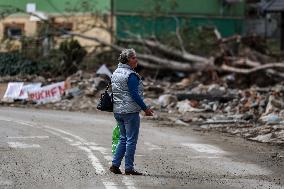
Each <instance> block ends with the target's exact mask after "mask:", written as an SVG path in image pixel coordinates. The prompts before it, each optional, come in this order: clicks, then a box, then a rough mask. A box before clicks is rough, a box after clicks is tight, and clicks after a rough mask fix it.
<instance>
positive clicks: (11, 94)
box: [3, 82, 24, 100]
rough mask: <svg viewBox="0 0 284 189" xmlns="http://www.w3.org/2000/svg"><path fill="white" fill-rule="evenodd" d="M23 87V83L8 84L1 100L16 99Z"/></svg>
mask: <svg viewBox="0 0 284 189" xmlns="http://www.w3.org/2000/svg"><path fill="white" fill-rule="evenodd" d="M23 85H24V82H9V83H8V86H7V89H6V92H5V94H4V96H3V99H4V100H7V99H16V98H17V97H19V95H20V92H21V90H22V87H23Z"/></svg>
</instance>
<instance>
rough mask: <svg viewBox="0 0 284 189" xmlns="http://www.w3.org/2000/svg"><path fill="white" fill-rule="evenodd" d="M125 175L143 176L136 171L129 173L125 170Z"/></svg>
mask: <svg viewBox="0 0 284 189" xmlns="http://www.w3.org/2000/svg"><path fill="white" fill-rule="evenodd" d="M125 174H126V175H143V173H139V172H138V171H136V170H134V169H133V170H130V171H128V170H125Z"/></svg>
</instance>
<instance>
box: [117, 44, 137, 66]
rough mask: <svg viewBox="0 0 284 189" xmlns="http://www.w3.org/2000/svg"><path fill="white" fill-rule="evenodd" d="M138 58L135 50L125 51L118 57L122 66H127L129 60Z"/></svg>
mask: <svg viewBox="0 0 284 189" xmlns="http://www.w3.org/2000/svg"><path fill="white" fill-rule="evenodd" d="M133 56H136V52H135V50H134V49H132V48H131V49H123V50H122V51H121V53H120V55H119V57H118V61H119V62H120V63H122V64H127V63H128V59H129V58H131V57H133Z"/></svg>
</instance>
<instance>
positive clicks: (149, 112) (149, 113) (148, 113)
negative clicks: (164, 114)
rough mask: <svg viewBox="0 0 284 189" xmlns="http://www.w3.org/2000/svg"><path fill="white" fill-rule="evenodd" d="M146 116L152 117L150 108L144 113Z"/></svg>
mask: <svg viewBox="0 0 284 189" xmlns="http://www.w3.org/2000/svg"><path fill="white" fill-rule="evenodd" d="M144 112H145V115H146V116H153V114H154V111H153V110H152V109H151V108H148V109H146V110H145V111H144Z"/></svg>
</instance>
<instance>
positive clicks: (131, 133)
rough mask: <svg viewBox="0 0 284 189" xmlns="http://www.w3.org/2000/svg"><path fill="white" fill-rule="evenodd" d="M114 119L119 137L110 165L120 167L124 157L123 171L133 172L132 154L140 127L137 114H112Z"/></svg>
mask: <svg viewBox="0 0 284 189" xmlns="http://www.w3.org/2000/svg"><path fill="white" fill-rule="evenodd" d="M114 117H115V119H116V121H117V123H118V125H119V131H120V137H119V142H118V145H117V147H116V151H115V154H114V156H113V160H112V165H114V166H116V167H120V165H121V161H122V159H123V157H124V155H125V170H133V167H134V154H135V150H136V144H137V140H138V134H139V127H140V117H139V113H138V112H137V113H129V114H114Z"/></svg>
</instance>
